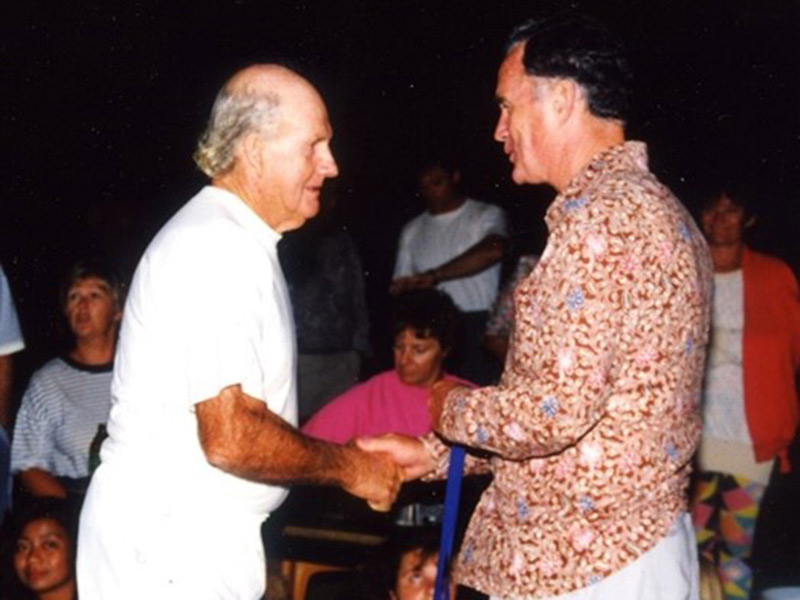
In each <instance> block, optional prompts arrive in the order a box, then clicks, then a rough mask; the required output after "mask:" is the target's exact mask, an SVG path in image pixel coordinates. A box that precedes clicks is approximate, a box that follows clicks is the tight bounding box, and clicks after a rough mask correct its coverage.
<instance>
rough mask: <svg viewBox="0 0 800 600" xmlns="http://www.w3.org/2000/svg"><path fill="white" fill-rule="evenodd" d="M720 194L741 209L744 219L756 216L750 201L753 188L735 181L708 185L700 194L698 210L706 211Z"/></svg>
mask: <svg viewBox="0 0 800 600" xmlns="http://www.w3.org/2000/svg"><path fill="white" fill-rule="evenodd" d="M722 196H727V197H728V198H729V199H730V201H731V204H733V205H734V206H738V207H739V208H741V209H742V211H743V212H744V220H745V221H748V220H750V219H751V218H752V217H754V216H756V213H755V209H754V207H753V201H752V196H753V190H752V189H751V188H750V186H748V185H746V184H744V183H740V182H737V181H728V182H726V183H715V184H712V185H710V186H708V188H707V189H706V190H705V192H704V193H703V195H702V202H701V203H700V211H701V212H706V211H707V210H710V209H711V208H712V207H713V206H714V205H715V204H716V203H717V201H718V200H719V199H720V198H721V197H722Z"/></svg>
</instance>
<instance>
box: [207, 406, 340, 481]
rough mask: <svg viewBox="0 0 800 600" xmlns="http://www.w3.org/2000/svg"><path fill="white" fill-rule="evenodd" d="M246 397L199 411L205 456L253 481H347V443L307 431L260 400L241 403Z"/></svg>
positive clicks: (215, 463)
mask: <svg viewBox="0 0 800 600" xmlns="http://www.w3.org/2000/svg"><path fill="white" fill-rule="evenodd" d="M245 402H247V401H243V400H239V401H237V400H233V399H228V401H227V402H224V404H223V405H222V410H221V411H219V412H215V413H212V415H203V416H202V417H200V423H201V424H200V436H201V442H202V443H203V447H204V449H205V450H206V455H207V456H208V458H209V462H211V463H212V464H214V465H215V466H217V467H218V468H220V469H222V470H224V471H227V472H229V473H231V474H233V475H236V476H238V477H242V478H245V479H250V480H253V481H260V482H270V483H277V484H291V483H319V484H337V485H342V484H343V483H344V482H345V479H346V477H347V475H348V468H347V465H348V464H349V460H348V453H349V452H350V449H348V448H345V447H342V446H336V445H333V444H328V443H325V442H320V441H317V440H314V439H312V438H309V437H306V436H305V435H303V434H301V433H300V432H299V431H297V430H296V429H295V428H294V427H292V426H291V425H289V424H288V423H287V422H286V421H284V420H283V419H281V418H280V417H279V416H277V415H275V414H274V413H272V412H271V411H269V410H268V409H267V408H266V406H265V405H264V404H263V403H262V402H259V401H256V400H250V401H249V406H243V404H244V403H245ZM202 414H203V413H202V411H201V415H202ZM209 417H210V418H209Z"/></svg>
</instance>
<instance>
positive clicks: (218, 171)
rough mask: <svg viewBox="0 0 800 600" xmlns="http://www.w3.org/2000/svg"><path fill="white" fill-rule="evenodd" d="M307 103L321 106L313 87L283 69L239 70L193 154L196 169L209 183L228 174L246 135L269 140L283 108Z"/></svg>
mask: <svg viewBox="0 0 800 600" xmlns="http://www.w3.org/2000/svg"><path fill="white" fill-rule="evenodd" d="M307 100H312V102H318V103H320V104H321V103H322V99H321V98H320V96H319V94H318V93H317V90H316V89H315V88H314V86H312V85H311V84H310V83H309V82H308V81H307V80H305V79H303V78H302V77H301V76H300V75H298V74H297V73H295V72H294V71H291V70H290V69H287V68H286V67H282V66H280V65H269V64H264V65H252V66H250V67H247V68H245V69H242V70H241V71H239V72H237V73H236V74H235V75H234V76H233V77H231V78H230V79H229V80H228V81H227V82H226V83H225V85H224V86H223V87H222V89H221V90H220V92H219V94H217V98H216V100H215V101H214V106H213V108H212V110H211V117H210V118H209V121H208V125H207V127H206V130H205V132H204V133H203V135H202V136H201V137H200V140H199V142H198V145H197V150H196V151H195V154H194V159H195V162H196V163H197V166H198V167H200V169H201V170H202V171H203V172H204V173H205V174H206V175H208V176H209V177H210V178H212V179H213V178H216V177H219V176H220V175H223V174H224V173H226V172H228V171H230V169H231V168H232V167H233V163H234V151H235V149H236V145H237V143H238V142H239V141H240V140H241V139H242V138H243V137H244V136H245V135H247V134H249V133H253V132H256V133H259V134H260V135H262V136H263V137H264V138H265V139H269V138H270V137H272V136H274V135H275V133H276V132H277V130H278V128H279V125H280V120H281V119H280V117H281V110H282V107H284V106H286V105H289V106H291V105H293V104H295V103H296V102H298V101H307Z"/></svg>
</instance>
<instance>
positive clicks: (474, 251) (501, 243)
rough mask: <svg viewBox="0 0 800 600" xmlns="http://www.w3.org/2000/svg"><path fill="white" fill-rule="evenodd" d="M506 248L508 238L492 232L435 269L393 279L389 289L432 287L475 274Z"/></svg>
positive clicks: (503, 252) (494, 261)
mask: <svg viewBox="0 0 800 600" xmlns="http://www.w3.org/2000/svg"><path fill="white" fill-rule="evenodd" d="M507 250H508V238H507V237H505V236H503V235H500V234H497V233H492V234H490V235H487V236H486V237H485V238H483V239H482V240H481V241H480V242H478V243H477V244H475V245H474V246H472V247H470V248H469V249H467V250H465V251H464V252H462V253H461V254H459V255H458V256H456V257H455V258H453V259H451V260H449V261H447V262H446V263H444V264H442V265H439V266H438V267H436V268H435V269H431V270H430V271H425V272H424V273H420V274H418V275H410V276H408V277H400V278H398V279H395V280H394V281H393V282H392V288H391V290H392V292H400V291H403V290H405V289H414V288H426V287H433V286H434V285H436V284H437V283H439V282H442V281H449V280H450V279H460V278H462V277H469V276H470V275H475V274H476V273H480V272H481V271H483V270H485V269H488V268H489V267H491V266H492V265H493V264H495V263H497V262H499V261H500V260H502V259H503V257H504V256H505V254H506V252H507Z"/></svg>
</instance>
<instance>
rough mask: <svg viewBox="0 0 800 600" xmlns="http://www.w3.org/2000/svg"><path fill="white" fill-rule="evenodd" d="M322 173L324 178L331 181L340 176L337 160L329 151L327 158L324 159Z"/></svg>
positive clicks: (321, 166) (321, 167) (321, 165)
mask: <svg viewBox="0 0 800 600" xmlns="http://www.w3.org/2000/svg"><path fill="white" fill-rule="evenodd" d="M320 171H321V172H322V175H323V176H324V177H328V178H331V179H332V178H334V177H336V176H338V175H339V165H337V164H336V159H335V158H333V153H332V152H330V151H329V152H328V153H327V156H325V157H324V158H323V159H322V163H321V164H320Z"/></svg>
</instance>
